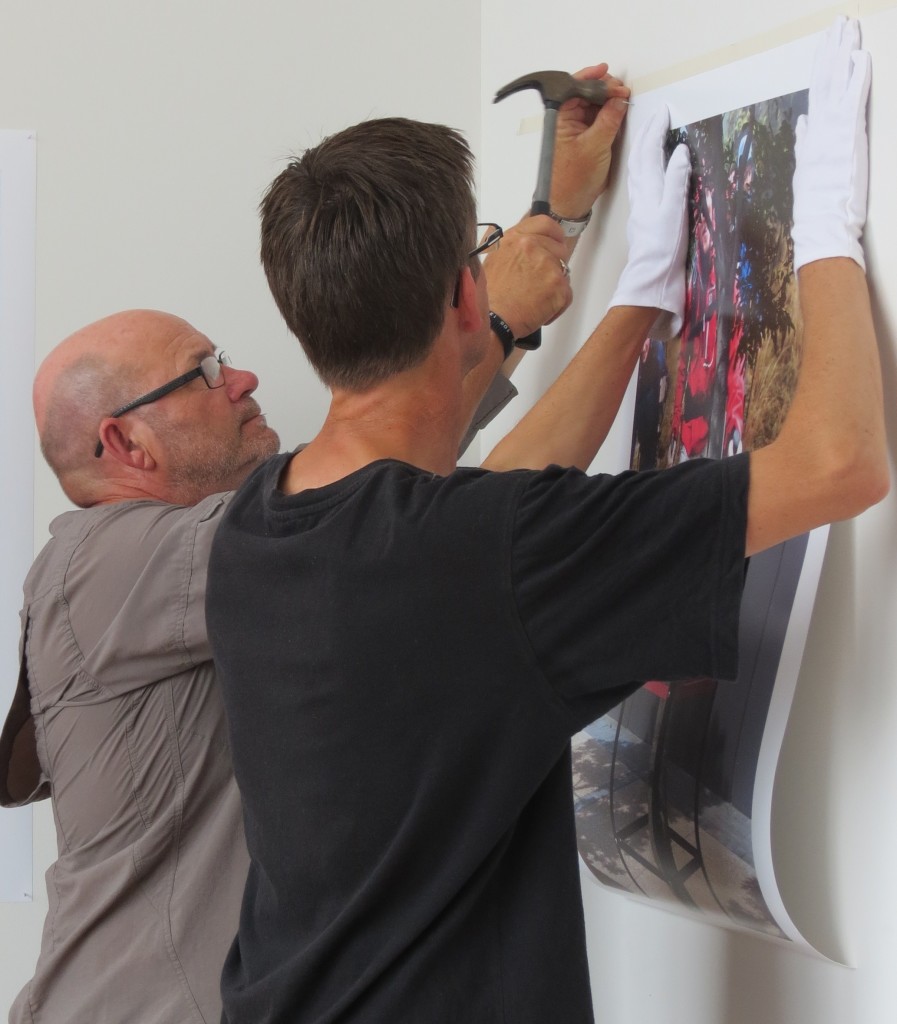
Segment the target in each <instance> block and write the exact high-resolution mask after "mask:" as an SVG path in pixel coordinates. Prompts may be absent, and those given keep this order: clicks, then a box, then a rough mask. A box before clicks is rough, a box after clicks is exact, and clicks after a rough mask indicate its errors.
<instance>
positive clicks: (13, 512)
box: [0, 131, 36, 902]
mask: <svg viewBox="0 0 897 1024" xmlns="http://www.w3.org/2000/svg"><path fill="white" fill-rule="evenodd" d="M35 175H36V164H35V135H34V132H27V131H0V366H2V372H0V434H2V437H3V438H4V459H3V478H4V487H3V493H4V500H3V502H2V503H0V721H2V719H3V718H5V716H6V710H7V708H8V707H9V703H10V701H11V700H12V695H13V691H14V689H15V685H16V680H17V679H18V674H19V666H18V646H19V609H20V607H21V604H22V580H23V579H24V578H25V574H26V573H27V571H28V567H29V565H30V564H31V557H32V551H33V547H34V539H33V521H34V500H33V492H34V465H33V459H34V448H33V443H32V434H33V431H32V426H31V424H32V422H33V418H32V412H31V381H32V378H33V376H34V244H35V242H34V236H35V190H36V176H35ZM31 819H32V815H31V808H30V807H22V808H16V809H14V810H0V900H3V901H6V902H22V901H27V900H30V899H31V898H32V830H31Z"/></svg>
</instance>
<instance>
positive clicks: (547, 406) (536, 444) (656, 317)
mask: <svg viewBox="0 0 897 1024" xmlns="http://www.w3.org/2000/svg"><path fill="white" fill-rule="evenodd" d="M668 128H669V113H668V112H667V111H666V110H664V111H663V112H662V113H660V114H658V115H656V116H655V117H654V118H652V119H651V121H649V122H648V124H647V125H646V126H645V127H644V129H643V130H642V132H641V133H640V135H639V137H638V139H637V140H636V141H635V143H634V145H633V149H632V155H631V157H630V160H629V201H630V213H629V222H628V226H627V238H628V241H629V257H628V260H627V263H626V266H625V268H624V270H623V273H622V274H621V276H620V280H619V283H618V285H617V289H616V292H615V293H614V297H613V299H612V300H611V308H610V310H609V311H608V313H607V315H606V316H605V317H604V319H603V320H602V321H601V323H600V324H599V325H598V327H597V328H596V329H595V330H594V331H593V333H592V334H591V336H590V337H589V339H588V340H587V341H586V343H585V344H584V345H583V347H582V348H581V349H580V351H579V352H578V353H577V355H576V356H575V357H574V358H573V360H572V361H571V363H570V364H569V366H568V367H567V368H566V369H565V370H564V372H563V373H562V374H561V376H560V377H559V378H558V379H557V380H556V381H555V383H554V384H553V385H552V386H551V388H549V390H548V391H547V392H546V393H545V395H544V396H543V397H542V398H541V399H540V400H539V401H538V402H537V403H536V404H535V405H534V406H533V408H532V409H531V410H530V412H529V413H527V415H526V416H525V417H524V418H523V419H522V420H521V421H520V423H519V424H518V425H517V426H516V427H515V428H514V429H513V430H512V431H511V432H510V433H509V434H508V435H507V436H506V437H505V438H504V439H503V440H502V441H500V442H499V444H498V445H496V447H495V448H494V449H493V451H492V452H491V453H490V455H489V457H488V458H487V459H486V461H485V462H484V463H483V465H484V466H486V467H487V468H489V469H499V470H501V469H515V468H531V469H539V468H541V467H543V466H546V465H548V464H549V463H552V462H555V463H558V464H560V465H564V466H578V467H580V468H581V469H586V468H587V467H588V465H589V464H590V463H591V461H592V459H593V458H594V457H595V454H596V452H597V451H598V449H599V448H600V446H601V444H602V443H603V441H604V439H605V437H606V436H607V432H608V430H609V429H610V427H611V424H612V423H613V421H614V418H615V416H616V414H617V410H618V409H619V407H620V402H621V401H622V399H623V395H624V393H625V391H626V386H627V384H628V383H629V379H630V377H631V376H632V371H633V368H634V367H635V363H636V360H637V359H638V355H639V352H640V351H641V348H642V344H643V343H644V341H645V338H646V337H647V336H648V335H649V333H650V334H651V336H652V337H655V338H668V337H673V336H675V335H676V334H677V333H678V332H679V330H680V329H681V326H682V314H683V308H684V305H685V255H686V251H687V248H688V232H687V207H686V191H687V186H688V176H689V169H690V165H689V157H688V150H687V148H686V147H685V146H678V147H677V148H676V150H675V152H674V153H673V155H672V156H671V157H670V160H669V163H668V164H667V163H666V161H665V157H664V142H665V139H666V134H667V130H668Z"/></svg>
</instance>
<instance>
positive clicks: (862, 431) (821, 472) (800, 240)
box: [747, 18, 889, 554]
mask: <svg viewBox="0 0 897 1024" xmlns="http://www.w3.org/2000/svg"><path fill="white" fill-rule="evenodd" d="M858 46H859V26H858V24H857V22H856V21H848V20H847V19H846V18H839V19H838V20H837V21H836V23H835V25H834V26H833V28H832V29H830V30H829V32H828V33H827V35H826V37H825V39H824V41H823V43H822V45H821V47H820V49H819V52H818V54H817V57H816V62H815V65H814V69H813V75H812V79H811V83H810V101H809V113H808V115H807V117H806V118H805V119H804V118H802V119H801V122H800V123H799V124H798V131H797V146H796V168H795V174H794V228H793V239H794V265H795V269H796V270H797V273H798V287H799V294H800V304H801V312H802V314H803V320H804V349H803V357H802V363H801V369H800V376H799V379H798V386H797V391H796V393H795V396H794V401H793V402H792V405H791V408H790V410H789V412H788V416H787V418H786V420H785V423H784V424H783V426H782V430H781V432H780V434H779V436H778V437H777V438H776V440H775V441H774V442H773V443H772V444H770V445H769V446H767V447H766V448H763V449H761V450H760V451H756V452H754V453H753V454H752V455H751V482H750V492H749V497H748V530H747V552H748V554H752V553H754V552H756V551H761V550H763V549H764V548H767V547H770V546H772V545H774V544H777V543H779V542H780V541H783V540H786V539H788V538H789V537H793V536H796V535H798V534H801V533H804V532H805V531H807V530H810V529H813V528H814V527H816V526H820V525H822V524H823V523H829V522H834V521H836V520H840V519H848V518H850V517H852V516H855V515H858V514H859V513H860V512H862V511H864V509H866V508H868V507H869V506H870V505H872V504H875V503H876V502H878V501H880V500H881V499H882V498H883V497H884V496H885V494H887V491H888V486H889V482H888V468H887V452H886V446H885V431H884V412H883V400H882V384H881V368H880V364H879V357H878V346H877V343H876V338H875V331H874V327H873V323H872V314H871V310H870V306H869V292H868V288H867V286H866V277H865V272H864V271H865V261H864V258H863V250H862V247H861V245H860V237H861V235H862V230H863V224H864V222H865V218H866V190H867V180H868V142H867V138H866V99H867V95H868V91H869V82H870V77H871V66H870V61H869V55H868V53H866V52H865V51H863V50H860V49H858Z"/></svg>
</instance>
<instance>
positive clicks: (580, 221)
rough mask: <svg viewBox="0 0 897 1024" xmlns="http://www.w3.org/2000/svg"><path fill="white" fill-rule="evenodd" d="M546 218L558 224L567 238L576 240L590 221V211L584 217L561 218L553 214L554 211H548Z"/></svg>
mask: <svg viewBox="0 0 897 1024" xmlns="http://www.w3.org/2000/svg"><path fill="white" fill-rule="evenodd" d="M548 216H549V217H551V219H552V220H556V221H557V222H558V224H560V226H561V227H562V228H563V231H564V234H565V235H566V236H567V238H578V237H579V236H580V235H581V234H582V233H583V231H585V229H586V227H587V226H588V223H589V221H590V220H591V219H592V211H591V210H589V212H588V213H587V214H586V215H585V217H562V216H561V215H560V214H559V213H555V212H554V210H549V211H548Z"/></svg>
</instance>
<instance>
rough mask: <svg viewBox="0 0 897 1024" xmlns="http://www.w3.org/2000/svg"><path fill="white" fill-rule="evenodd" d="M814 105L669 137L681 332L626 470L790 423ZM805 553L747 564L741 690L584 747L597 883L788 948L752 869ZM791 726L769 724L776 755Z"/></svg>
mask: <svg viewBox="0 0 897 1024" xmlns="http://www.w3.org/2000/svg"><path fill="white" fill-rule="evenodd" d="M806 104H807V93H806V91H805V90H804V91H801V92H796V93H791V94H788V95H784V96H780V97H777V98H775V99H770V100H766V101H764V102H760V103H755V104H753V105H751V106H746V107H740V108H738V109H734V110H730V111H728V112H726V113H723V114H719V115H715V116H713V117H708V118H705V119H703V120H699V121H695V122H693V123H690V124H687V125H686V126H684V127H682V128H678V129H675V130H674V131H673V132H671V135H670V140H669V144H670V150H672V148H673V147H674V146H675V145H677V144H678V143H680V142H684V143H686V144H687V145H688V147H689V150H690V152H691V157H692V178H691V183H690V190H691V191H690V196H689V217H690V230H691V242H690V251H689V255H688V264H687V297H686V308H685V320H684V325H683V329H682V332H681V334H680V336H679V337H678V338H676V339H674V340H673V341H671V342H667V343H664V342H662V341H659V340H657V339H653V338H648V339H646V341H645V344H644V347H643V350H642V353H641V359H640V362H639V368H638V376H637V382H636V395H635V408H634V413H633V429H632V443H631V459H630V464H631V467H632V468H633V469H636V470H646V469H664V468H666V467H669V466H672V465H675V464H677V463H679V462H682V461H685V460H687V459H692V458H698V457H706V458H725V457H727V456H730V455H734V454H736V453H738V452H741V451H749V450H751V449H754V448H759V447H762V446H763V445H765V444H767V443H769V441H771V440H772V439H773V438H774V437H775V436H776V434H777V433H778V431H779V429H780V427H781V424H782V422H783V420H784V417H785V414H786V412H787V410H788V406H789V404H790V401H791V397H792V395H793V392H794V387H795V384H796V380H797V371H798V367H799V364H800V352H801V330H800V315H799V307H798V301H797V289H796V281H795V278H794V274H793V271H792V250H791V235H790V232H791V210H792V177H793V174H794V137H795V125H796V122H797V118H798V116H799V115H800V114H802V113H805V112H806ZM809 541H810V537H809V536H804V537H799V538H795V539H793V540H791V541H789V542H787V543H786V544H783V545H780V546H779V547H776V548H773V549H771V550H769V551H766V552H763V553H762V554H761V555H758V556H755V557H754V558H752V559H751V561H750V564H749V567H748V571H747V575H746V583H745V594H744V601H743V606H742V614H741V621H740V662H739V664H740V667H739V677H738V679H737V681H735V682H731V681H721V680H717V679H712V678H700V679H690V680H686V681H678V682H668V681H665V680H655V681H651V682H648V683H646V684H645V686H643V687H642V688H641V689H640V690H639V691H638V692H637V693H636V694H635V695H633V696H632V697H631V698H629V699H628V700H627V701H625V702H624V703H623V704H622V705H621V706H620V707H618V708H617V709H615V710H614V711H613V712H612V713H611V714H610V715H608V716H606V717H604V718H602V719H600V720H599V721H597V722H595V723H593V725H591V726H590V727H588V728H587V729H586V730H584V731H583V732H581V733H580V734H578V735H577V736H576V737H575V738H574V741H573V760H574V793H575V806H576V819H577V833H578V841H579V850H580V855H581V857H582V860H583V862H584V863H585V864H586V865H587V866H588V869H589V871H590V872H591V873H592V875H593V876H594V877H595V878H596V879H597V880H598V881H600V882H601V883H603V884H604V885H606V886H609V887H611V888H613V889H619V890H622V891H625V892H628V893H631V894H633V895H637V896H641V897H645V898H648V899H652V900H656V901H660V902H661V903H663V905H665V906H667V907H678V908H681V909H683V910H685V911H689V912H693V913H698V914H702V915H706V916H707V917H708V919H711V920H713V921H714V922H716V923H720V924H724V925H727V926H734V927H741V928H747V929H751V930H754V931H756V932H759V933H761V934H764V935H769V936H775V937H777V938H781V939H786V938H793V926H792V925H791V923H790V921H788V919H787V914H786V913H784V912H783V908H782V906H781V900H780V898H779V896H778V894H777V893H776V892H774V891H770V890H772V889H774V883H773V882H772V881H771V880H770V879H769V877H768V874H767V876H766V877H764V873H763V872H762V871H759V872H758V867H757V860H758V856H759V859H760V860H763V861H764V862H766V861H769V859H770V858H769V856H768V851H767V850H766V849H764V850H763V851H762V852H759V854H758V850H757V844H758V841H759V842H760V843H761V844H764V843H768V834H767V835H765V836H764V835H763V831H764V828H767V829H768V821H766V822H764V823H761V825H762V827H761V828H760V829H759V830H758V829H757V828H756V827H755V826H756V824H757V823H756V822H755V821H754V818H755V807H756V806H757V802H758V798H759V801H760V804H761V805H763V806H765V805H766V803H768V799H769V790H770V789H771V785H772V777H771V776H772V773H771V772H769V771H768V770H765V771H764V770H761V768H760V765H761V760H762V753H763V748H764V737H766V744H767V747H768V746H769V733H770V728H769V722H770V717H771V716H770V709H771V706H772V705H773V703H774V695H775V690H776V687H777V686H779V685H782V686H784V687H785V688H788V687H789V686H790V688H791V690H790V691H789V693H790V692H791V691H793V685H794V679H793V678H792V679H791V680H789V681H788V682H786V683H784V684H780V682H779V681H778V680H779V676H780V670H781V669H782V662H783V651H784V650H785V645H786V640H787V639H788V636H789V632H788V631H789V624H790V623H792V618H793V612H794V609H795V604H796V602H802V603H806V602H807V601H809V602H810V604H812V598H813V596H814V595H815V588H816V583H817V582H818V575H819V570H820V567H821V557H822V552H823V551H824V539H823V540H822V543H821V544H820V543H818V538H817V543H814V544H812V545H811V544H810V543H809ZM808 551H810V552H811V557H808ZM802 581H803V583H802ZM684 599H686V600H687V595H686V596H685V598H684ZM802 618H803V619H805V620H807V621H808V619H809V612H807V611H806V609H804V610H803V612H802ZM798 642H799V643H800V646H801V648H802V643H803V638H799V641H798ZM798 664H799V658H798ZM792 669H793V666H789V669H788V670H789V671H792ZM792 674H793V675H796V669H793V672H792ZM787 703H790V696H789V698H788V702H787ZM784 713H785V717H787V707H786V708H785V712H784ZM783 728H784V722H783V721H782V720H779V721H776V722H775V723H774V725H773V727H772V731H777V732H778V738H779V742H780V738H781V732H782V730H783ZM775 753H776V754H777V750H776V752H775ZM760 790H765V791H763V792H759V791H760ZM758 836H759V840H758Z"/></svg>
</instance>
